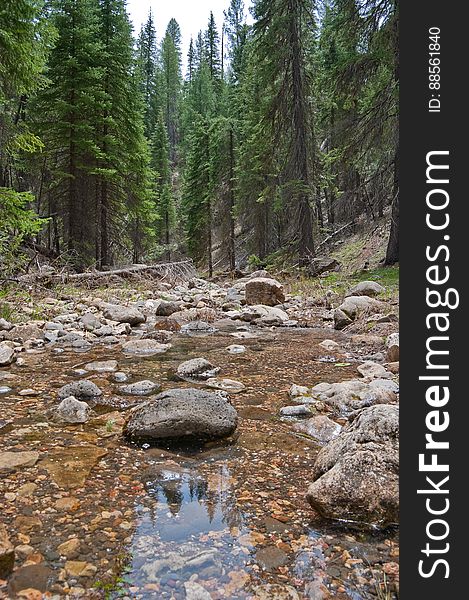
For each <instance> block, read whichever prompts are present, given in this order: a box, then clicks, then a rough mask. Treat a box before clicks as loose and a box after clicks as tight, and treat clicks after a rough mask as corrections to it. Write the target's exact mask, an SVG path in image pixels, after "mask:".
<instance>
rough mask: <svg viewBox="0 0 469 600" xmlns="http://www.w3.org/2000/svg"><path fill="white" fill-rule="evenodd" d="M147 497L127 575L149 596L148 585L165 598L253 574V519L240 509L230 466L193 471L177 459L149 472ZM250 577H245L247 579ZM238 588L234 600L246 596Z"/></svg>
mask: <svg viewBox="0 0 469 600" xmlns="http://www.w3.org/2000/svg"><path fill="white" fill-rule="evenodd" d="M145 486H146V490H147V496H146V498H145V500H144V501H143V502H142V504H140V506H138V508H137V513H138V514H139V520H138V525H137V529H136V531H135V534H134V536H133V540H132V564H131V566H130V572H129V573H128V576H127V577H126V580H127V584H128V585H129V586H137V587H139V589H140V590H142V594H143V595H142V596H138V597H142V598H146V597H148V598H150V597H155V596H151V595H148V596H145V593H144V589H145V586H148V584H150V585H153V584H155V585H157V586H158V594H160V596H158V597H161V598H166V597H167V598H171V597H177V595H176V596H174V594H175V593H176V592H178V591H179V592H180V594H181V596H180V597H181V598H184V597H185V594H186V584H188V585H193V584H195V583H196V584H197V585H201V586H202V587H203V588H204V589H206V590H209V591H213V590H216V589H218V587H223V586H224V585H227V584H230V582H231V581H232V579H231V578H232V577H233V574H234V573H246V572H247V571H249V562H250V561H251V560H252V558H251V550H252V548H250V547H249V543H246V542H244V545H243V544H242V543H241V542H242V541H243V536H244V537H246V535H247V534H248V533H249V529H248V527H247V525H246V522H247V520H248V518H249V515H247V514H246V513H244V512H243V511H241V510H240V508H239V507H238V506H237V503H236V495H235V493H234V490H233V487H232V476H231V472H230V469H229V467H228V466H227V464H226V463H224V462H220V463H217V464H214V465H210V469H207V464H206V463H201V464H200V466H199V467H195V466H194V465H191V468H185V467H184V466H182V467H181V466H179V465H178V464H177V463H173V461H167V462H166V463H162V464H156V465H154V466H153V467H152V468H151V469H150V470H149V471H148V472H147V473H145ZM246 577H247V576H246ZM241 588H242V586H240V589H239V590H236V593H235V592H234V591H233V595H232V597H233V598H245V597H247V595H246V594H247V593H245V592H244V591H243V590H242V589H241Z"/></svg>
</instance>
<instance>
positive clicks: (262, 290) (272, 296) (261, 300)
mask: <svg viewBox="0 0 469 600" xmlns="http://www.w3.org/2000/svg"><path fill="white" fill-rule="evenodd" d="M245 292H246V303H247V304H251V305H252V304H263V305H264V306H276V305H277V304H283V303H284V302H285V294H284V292H283V285H282V284H281V283H279V282H278V281H277V280H276V279H270V278H267V277H255V278H254V279H250V280H249V281H248V282H247V283H246V287H245Z"/></svg>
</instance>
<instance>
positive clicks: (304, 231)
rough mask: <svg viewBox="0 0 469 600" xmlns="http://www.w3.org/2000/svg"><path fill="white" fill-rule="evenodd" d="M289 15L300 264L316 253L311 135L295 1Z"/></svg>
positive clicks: (306, 262)
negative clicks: (310, 153)
mask: <svg viewBox="0 0 469 600" xmlns="http://www.w3.org/2000/svg"><path fill="white" fill-rule="evenodd" d="M291 8H292V10H291V13H292V14H291V17H290V39H291V46H292V49H291V56H292V62H291V73H292V104H293V135H294V139H293V153H294V156H293V157H292V158H293V165H294V167H293V168H294V170H295V171H296V173H294V179H297V180H298V181H300V182H301V185H302V187H303V191H302V192H300V194H299V196H298V205H299V206H298V208H299V211H298V253H299V264H300V266H306V265H307V264H309V261H310V260H311V258H312V257H313V256H314V241H313V223H312V215H311V206H310V198H309V194H308V192H307V191H306V190H307V188H308V186H309V184H310V181H309V156H308V142H307V139H308V135H310V131H309V126H310V124H309V123H308V117H307V109H306V105H305V103H306V98H305V81H304V77H305V73H304V65H303V64H302V48H301V42H300V35H301V33H300V28H301V8H300V6H299V5H298V3H297V2H293V4H292V7H291Z"/></svg>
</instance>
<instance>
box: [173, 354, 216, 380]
mask: <svg viewBox="0 0 469 600" xmlns="http://www.w3.org/2000/svg"><path fill="white" fill-rule="evenodd" d="M219 372H220V368H219V367H215V366H214V365H212V363H210V362H209V361H208V360H205V358H192V359H191V360H186V362H183V363H181V364H180V365H179V366H178V368H177V371H176V373H177V376H178V377H180V378H181V379H183V380H185V381H206V380H207V379H210V378H211V377H215V375H217V374H218V373H219Z"/></svg>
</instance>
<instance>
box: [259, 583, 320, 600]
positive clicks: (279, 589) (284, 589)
mask: <svg viewBox="0 0 469 600" xmlns="http://www.w3.org/2000/svg"><path fill="white" fill-rule="evenodd" d="M253 592H254V594H255V595H254V597H253V600H300V596H299V595H298V592H297V591H296V590H295V588H294V587H292V586H291V585H280V584H277V583H266V584H264V585H258V586H256V587H255V588H254V590H253ZM312 600H316V599H315V598H313V599H312Z"/></svg>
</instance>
